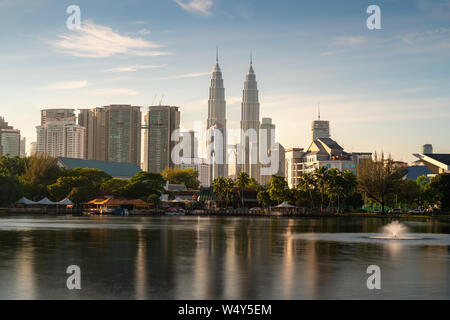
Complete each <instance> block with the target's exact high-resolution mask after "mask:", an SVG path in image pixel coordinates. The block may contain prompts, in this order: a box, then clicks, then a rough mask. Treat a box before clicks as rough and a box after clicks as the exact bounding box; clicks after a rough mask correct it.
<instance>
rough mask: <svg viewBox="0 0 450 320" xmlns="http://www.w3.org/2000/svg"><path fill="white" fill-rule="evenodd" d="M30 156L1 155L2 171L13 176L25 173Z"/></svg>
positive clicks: (0, 167) (0, 168)
mask: <svg viewBox="0 0 450 320" xmlns="http://www.w3.org/2000/svg"><path fill="white" fill-rule="evenodd" d="M28 159H29V158H21V157H9V156H3V157H0V172H3V173H4V174H6V175H11V176H21V175H23V174H24V173H25V169H26V168H27V166H28Z"/></svg>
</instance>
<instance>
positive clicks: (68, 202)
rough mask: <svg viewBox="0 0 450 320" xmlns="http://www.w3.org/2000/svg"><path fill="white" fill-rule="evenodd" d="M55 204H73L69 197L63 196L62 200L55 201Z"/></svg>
mask: <svg viewBox="0 0 450 320" xmlns="http://www.w3.org/2000/svg"><path fill="white" fill-rule="evenodd" d="M56 204H60V205H64V206H71V205H73V202H72V201H70V199H69V198H65V199H64V200H61V201H59V202H56Z"/></svg>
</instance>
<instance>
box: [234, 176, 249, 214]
mask: <svg viewBox="0 0 450 320" xmlns="http://www.w3.org/2000/svg"><path fill="white" fill-rule="evenodd" d="M249 183H250V178H249V176H248V173H247V172H244V171H241V172H239V174H238V176H237V179H236V186H237V187H238V188H239V192H240V196H241V205H242V207H243V206H244V189H245V188H247V187H248V185H249Z"/></svg>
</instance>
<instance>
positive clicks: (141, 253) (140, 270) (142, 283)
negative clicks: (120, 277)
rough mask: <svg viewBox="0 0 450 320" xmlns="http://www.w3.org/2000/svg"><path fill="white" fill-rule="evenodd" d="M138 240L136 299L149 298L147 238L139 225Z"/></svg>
mask: <svg viewBox="0 0 450 320" xmlns="http://www.w3.org/2000/svg"><path fill="white" fill-rule="evenodd" d="M137 233H138V241H137V255H136V270H135V279H136V280H135V282H134V286H135V287H136V299H137V300H145V299H147V260H146V259H147V257H146V254H147V250H146V246H147V244H146V240H145V235H144V232H143V228H142V227H141V226H139V227H138V228H137Z"/></svg>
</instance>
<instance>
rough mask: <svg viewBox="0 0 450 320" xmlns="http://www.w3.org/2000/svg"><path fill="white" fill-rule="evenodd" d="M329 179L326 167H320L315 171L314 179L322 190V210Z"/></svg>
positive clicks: (321, 209) (320, 190)
mask: <svg viewBox="0 0 450 320" xmlns="http://www.w3.org/2000/svg"><path fill="white" fill-rule="evenodd" d="M327 179H328V169H327V168H326V167H320V168H318V169H316V170H315V171H314V180H315V182H316V186H317V188H318V190H319V192H320V212H322V211H323V201H324V197H325V188H326V185H327Z"/></svg>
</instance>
